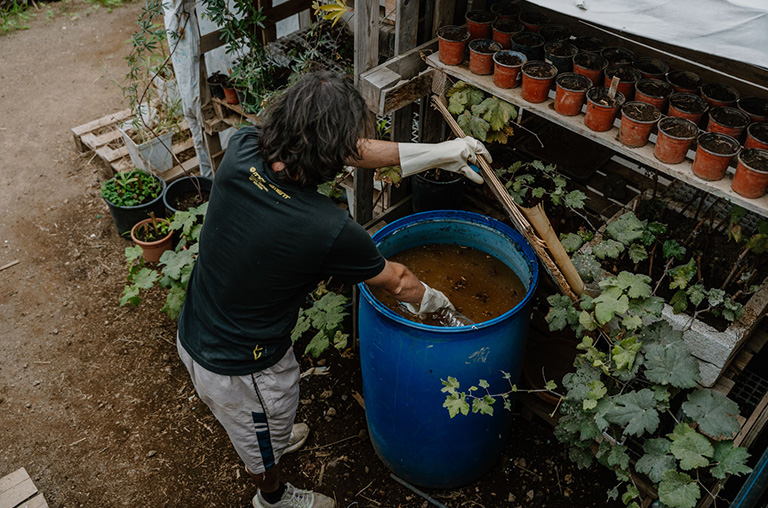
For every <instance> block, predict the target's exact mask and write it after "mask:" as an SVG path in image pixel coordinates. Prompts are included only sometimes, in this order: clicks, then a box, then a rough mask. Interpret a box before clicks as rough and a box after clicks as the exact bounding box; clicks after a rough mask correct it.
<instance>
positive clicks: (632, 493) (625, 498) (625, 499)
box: [621, 485, 640, 508]
mask: <svg viewBox="0 0 768 508" xmlns="http://www.w3.org/2000/svg"><path fill="white" fill-rule="evenodd" d="M639 496H640V491H639V490H637V487H635V486H634V485H628V486H627V491H626V492H624V494H622V495H621V502H622V503H624V504H625V505H627V508H629V504H630V501H632V500H633V499H635V498H637V497H639ZM634 504H637V503H634Z"/></svg>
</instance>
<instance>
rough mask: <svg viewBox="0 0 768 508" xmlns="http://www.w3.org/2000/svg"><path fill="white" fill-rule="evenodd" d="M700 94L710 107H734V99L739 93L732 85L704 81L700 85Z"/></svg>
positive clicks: (737, 97) (739, 95)
mask: <svg viewBox="0 0 768 508" xmlns="http://www.w3.org/2000/svg"><path fill="white" fill-rule="evenodd" d="M701 96H702V97H703V98H704V100H705V101H707V104H709V107H710V108H719V107H722V106H731V107H736V101H737V100H739V97H741V94H740V93H739V91H738V90H736V89H735V88H733V87H732V86H728V85H724V84H722V83H706V84H704V85H702V86H701Z"/></svg>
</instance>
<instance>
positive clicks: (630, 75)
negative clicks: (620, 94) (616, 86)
mask: <svg viewBox="0 0 768 508" xmlns="http://www.w3.org/2000/svg"><path fill="white" fill-rule="evenodd" d="M614 76H618V77H619V80H621V82H622V83H625V82H630V81H637V80H638V79H640V73H639V72H637V71H636V70H635V69H633V68H631V67H625V66H615V67H613V66H611V67H608V68H607V69H605V77H606V78H608V79H611V78H613V77H614Z"/></svg>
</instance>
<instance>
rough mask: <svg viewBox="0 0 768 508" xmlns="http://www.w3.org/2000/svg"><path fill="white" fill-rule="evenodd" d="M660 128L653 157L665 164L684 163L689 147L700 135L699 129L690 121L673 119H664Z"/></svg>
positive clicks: (660, 122)
mask: <svg viewBox="0 0 768 508" xmlns="http://www.w3.org/2000/svg"><path fill="white" fill-rule="evenodd" d="M658 126H659V134H658V137H657V138H656V146H655V147H654V149H653V155H654V156H655V157H656V158H657V159H659V160H660V161H661V162H663V163H665V164H678V163H680V162H683V161H684V160H685V154H686V153H687V152H688V147H689V146H691V142H693V140H694V139H696V136H697V135H698V134H699V128H698V127H697V126H696V124H695V123H693V122H691V121H690V120H686V119H685V118H673V117H667V118H662V119H661V120H659V123H658Z"/></svg>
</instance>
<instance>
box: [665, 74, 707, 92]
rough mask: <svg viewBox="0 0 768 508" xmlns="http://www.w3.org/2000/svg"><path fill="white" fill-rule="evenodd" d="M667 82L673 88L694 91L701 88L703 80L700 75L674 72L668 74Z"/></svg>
mask: <svg viewBox="0 0 768 508" xmlns="http://www.w3.org/2000/svg"><path fill="white" fill-rule="evenodd" d="M667 81H669V83H670V84H671V85H673V86H676V87H678V88H684V89H686V90H694V89H696V88H698V87H700V86H701V83H702V81H704V80H703V79H701V76H699V75H698V74H695V73H693V72H689V71H672V72H670V73H669V74H667Z"/></svg>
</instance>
